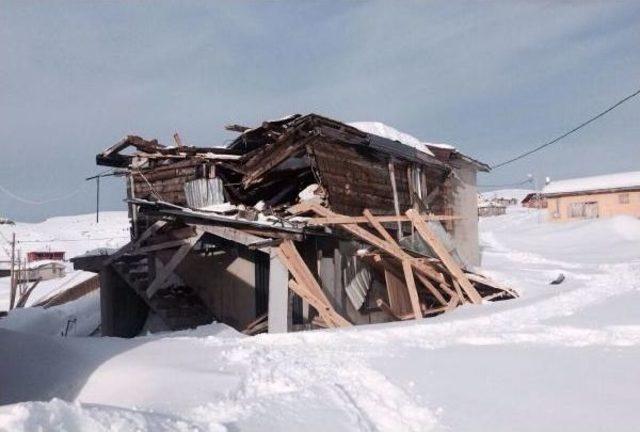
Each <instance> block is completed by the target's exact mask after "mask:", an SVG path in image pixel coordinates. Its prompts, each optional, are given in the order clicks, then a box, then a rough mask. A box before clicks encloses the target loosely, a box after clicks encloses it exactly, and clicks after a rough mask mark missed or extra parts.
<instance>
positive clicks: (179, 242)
mask: <svg viewBox="0 0 640 432" xmlns="http://www.w3.org/2000/svg"><path fill="white" fill-rule="evenodd" d="M187 243H188V240H187V239H181V240H170V241H166V242H162V243H158V244H154V245H149V246H142V247H140V248H138V249H134V250H133V251H132V253H134V254H145V253H148V252H154V251H159V250H162V249H171V248H175V247H178V246H182V245H185V244H187Z"/></svg>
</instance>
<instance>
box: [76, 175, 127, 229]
mask: <svg viewBox="0 0 640 432" xmlns="http://www.w3.org/2000/svg"><path fill="white" fill-rule="evenodd" d="M115 175H121V173H116V172H111V173H103V174H96V175H94V176H91V177H87V178H86V179H85V181H88V180H94V179H95V181H96V223H99V222H100V177H109V176H115Z"/></svg>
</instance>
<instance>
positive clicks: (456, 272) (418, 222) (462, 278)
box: [406, 209, 482, 304]
mask: <svg viewBox="0 0 640 432" xmlns="http://www.w3.org/2000/svg"><path fill="white" fill-rule="evenodd" d="M406 215H407V216H409V218H410V219H411V220H412V221H413V224H414V226H415V228H416V230H417V231H418V234H420V236H421V237H422V238H423V240H424V241H425V242H427V244H428V245H429V246H430V247H431V249H433V251H434V252H435V253H436V255H438V258H440V261H442V264H444V266H445V267H446V268H447V270H449V272H450V273H451V275H452V276H453V278H454V279H455V280H456V281H457V282H458V283H459V284H460V286H461V287H462V289H463V290H464V292H465V293H466V294H467V296H468V297H469V299H470V300H471V302H472V303H475V304H479V303H482V297H481V296H480V294H479V293H478V291H477V290H476V289H475V288H474V286H473V285H471V282H469V279H467V277H466V275H465V274H464V272H463V271H462V269H461V268H460V267H459V266H458V264H457V263H456V262H455V260H454V259H453V257H452V256H451V255H450V254H449V251H447V248H445V247H444V245H443V244H442V243H441V242H440V240H439V239H438V237H437V236H436V235H435V234H434V233H433V231H431V228H429V226H428V225H427V223H426V222H425V221H423V220H422V219H420V217H419V216H418V215H417V214H416V212H415V211H413V210H412V209H409V210H407V212H406Z"/></svg>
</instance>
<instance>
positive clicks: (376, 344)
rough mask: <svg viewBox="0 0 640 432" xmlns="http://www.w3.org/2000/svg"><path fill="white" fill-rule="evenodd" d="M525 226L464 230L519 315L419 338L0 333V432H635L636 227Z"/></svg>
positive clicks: (402, 330) (437, 327) (409, 330)
mask: <svg viewBox="0 0 640 432" xmlns="http://www.w3.org/2000/svg"><path fill="white" fill-rule="evenodd" d="M541 220H542V219H541V218H540V217H539V214H538V212H536V211H533V210H527V209H519V208H514V209H511V208H510V209H509V211H508V213H507V214H506V215H504V216H497V217H493V218H487V219H483V220H481V221H480V227H481V241H482V248H483V267H484V269H485V270H486V271H487V272H488V273H489V274H490V275H492V276H494V277H496V278H498V279H500V280H502V281H503V282H505V283H508V284H510V285H511V286H513V287H515V288H516V289H518V290H519V291H520V292H521V294H522V297H521V298H519V299H517V300H513V301H508V302H500V303H492V304H486V305H483V306H466V307H463V308H459V309H457V310H455V311H454V312H452V313H450V314H447V315H445V316H442V317H437V318H433V319H425V320H422V321H420V322H402V323H393V324H384V325H373V326H361V327H357V328H351V329H347V330H344V329H342V330H327V331H313V332H303V333H294V334H281V335H261V336H256V337H244V336H241V335H239V334H238V333H236V332H235V331H233V330H231V329H229V328H228V327H226V326H224V325H220V324H212V325H209V326H205V327H201V328H199V329H197V330H194V331H190V332H182V333H176V334H162V335H150V336H144V337H138V338H135V339H130V340H124V339H116V338H83V337H74V338H60V337H51V336H46V335H42V334H34V333H25V332H24V330H23V331H20V330H19V328H16V327H14V328H13V330H11V331H9V330H6V329H1V328H0V346H2V354H1V355H0V383H2V386H1V390H0V401H1V402H2V403H13V404H12V405H7V406H4V407H0V429H2V430H10V431H31V430H37V429H38V428H42V429H43V430H66V431H81V430H83V431H84V430H91V431H107V430H109V431H111V430H121V431H129V430H141V431H187V430H188V431H194V430H195V431H224V430H232V431H269V430H278V431H298V430H305V431H308V432H310V431H327V430H336V431H338V430H340V431H342V430H349V431H428V430H449V431H486V430H491V431H512V430H518V431H541V430H545V431H564V430H580V431H596V430H615V431H635V430H637V425H638V424H640V412H638V409H637V407H638V404H639V403H640V390H639V389H638V382H640V314H639V313H638V311H639V310H640V221H638V220H636V219H632V218H627V217H618V218H613V219H609V220H589V221H579V222H575V223H573V222H570V223H566V224H546V223H544V222H541ZM559 273H563V274H564V275H565V277H566V279H565V282H564V283H562V284H560V285H549V282H550V281H551V280H552V279H554V278H556V277H557V275H558V274H559ZM9 320H10V318H9ZM3 326H4V324H3V321H2V320H0V327H3ZM52 398H53V399H52ZM33 400H41V401H43V402H22V401H33Z"/></svg>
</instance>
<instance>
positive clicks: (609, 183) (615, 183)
mask: <svg viewBox="0 0 640 432" xmlns="http://www.w3.org/2000/svg"><path fill="white" fill-rule="evenodd" d="M630 188H640V171H630V172H622V173H615V174H606V175H599V176H591V177H581V178H573V179H567V180H556V181H552V182H551V183H549V184H548V185H546V186H545V187H544V189H542V193H544V194H545V195H554V194H567V193H576V192H593V191H602V190H610V189H630Z"/></svg>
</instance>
